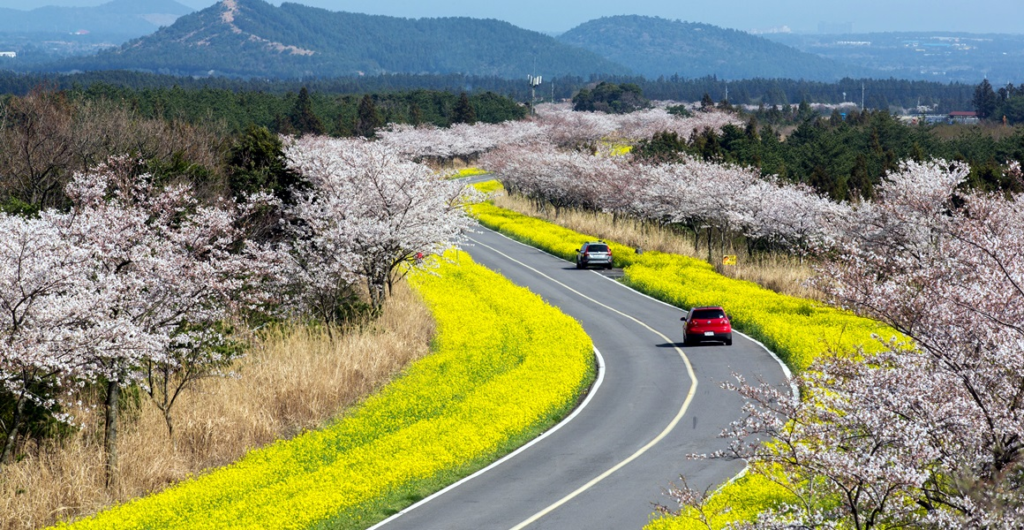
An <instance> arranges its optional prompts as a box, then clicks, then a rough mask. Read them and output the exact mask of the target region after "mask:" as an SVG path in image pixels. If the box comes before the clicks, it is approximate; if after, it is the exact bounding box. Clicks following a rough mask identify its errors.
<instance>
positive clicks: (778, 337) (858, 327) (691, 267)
mask: <svg viewBox="0 0 1024 530" xmlns="http://www.w3.org/2000/svg"><path fill="white" fill-rule="evenodd" d="M477 189H478V190H480V191H482V192H485V193H492V192H495V191H498V190H500V189H501V184H500V183H499V182H497V181H489V182H485V183H481V184H477ZM471 213H472V214H473V216H475V217H476V218H477V219H478V220H479V221H480V224H482V225H484V226H486V227H488V228H491V229H494V230H497V231H499V232H501V233H503V234H505V235H507V236H509V237H511V238H513V239H516V240H518V241H521V242H523V243H526V244H528V245H532V246H536V247H538V248H541V249H544V250H546V251H548V252H550V253H552V254H555V255H557V256H560V257H562V258H565V259H568V260H572V259H574V258H575V255H576V249H578V248H579V247H580V245H581V244H582V243H585V242H587V241H594V240H595V239H596V238H595V237H594V236H590V235H586V234H580V233H578V232H574V231H572V230H569V229H567V228H563V227H560V226H558V225H555V224H552V223H549V222H547V221H543V220H540V219H537V218H533V217H528V216H524V215H522V214H519V213H517V212H513V211H510V210H506V209H503V208H498V207H496V206H494V205H493V204H490V203H480V204H476V205H473V206H472V207H471ZM606 243H608V246H610V247H611V249H612V255H613V256H614V260H615V265H616V266H618V267H622V268H623V272H624V277H623V282H624V283H626V284H627V285H630V286H632V287H633V288H635V289H637V290H639V291H641V292H643V293H646V294H648V295H650V296H653V297H654V298H657V299H660V300H662V301H665V302H668V303H670V304H672V305H675V306H678V307H681V308H689V307H694V306H701V305H716V306H722V307H724V308H725V310H726V312H727V313H728V314H729V316H730V318H731V320H732V323H733V326H734V327H735V328H736V329H738V330H740V331H742V332H744V333H746V334H748V335H751V336H753V337H754V338H756V339H757V340H760V341H761V342H763V343H764V344H765V345H766V346H767V347H768V348H770V349H771V350H772V351H774V352H775V353H776V354H777V355H778V356H779V357H780V358H781V359H782V360H783V361H784V362H785V363H786V364H787V365H788V366H789V367H790V368H791V369H792V370H794V371H797V372H799V371H802V370H804V369H806V368H807V367H808V366H810V364H811V363H812V362H813V361H814V359H815V358H816V357H817V356H819V355H821V354H824V353H826V352H830V351H832V352H837V353H840V354H855V352H856V351H857V349H858V348H863V350H864V351H877V350H880V349H881V348H882V345H881V343H880V342H879V341H878V340H877V339H876V338H874V336H875V335H877V336H879V337H882V338H886V339H888V338H889V337H893V336H899V335H898V333H897V332H896V331H895V330H893V329H891V328H888V327H886V326H884V325H883V324H881V323H879V322H876V321H874V320H870V319H867V318H862V317H858V316H856V315H854V314H852V313H849V312H845V311H840V310H837V309H834V308H831V307H828V306H825V305H822V304H818V303H815V302H813V301H810V300H804V299H801V298H796V297H792V296H786V295H781V294H778V293H776V292H774V291H770V290H768V289H764V288H762V287H760V286H759V285H757V284H754V283H751V282H746V281H742V280H736V279H732V278H728V277H726V276H722V275H720V274H718V273H717V272H715V270H714V268H713V267H712V266H711V265H709V264H708V263H707V262H704V261H702V260H698V259H694V258H690V257H686V256H680V255H676V254H665V253H660V252H653V251H649V252H644V253H643V254H640V255H637V254H636V251H635V250H634V249H633V248H630V247H627V246H624V245H620V244H618V243H615V242H613V241H606ZM680 333H682V331H681V330H680ZM901 338H902V337H901ZM787 502H790V503H792V502H795V498H794V497H793V496H792V495H791V494H789V492H788V491H787V490H786V488H784V487H782V486H780V485H779V484H777V483H775V482H772V481H770V480H769V479H767V478H765V477H764V476H763V475H760V474H753V473H752V474H747V475H744V476H742V477H740V478H738V479H737V480H735V481H733V482H730V483H728V484H726V485H725V486H723V487H722V488H721V489H719V490H718V491H717V492H716V493H715V495H714V496H713V497H712V498H711V499H709V501H708V505H707V512H708V513H709V514H712V515H713V516H712V517H711V520H710V521H709V522H710V523H711V526H712V528H722V527H724V526H725V525H726V524H728V523H731V522H736V521H750V520H752V518H753V517H754V516H755V515H756V514H757V513H759V512H760V511H761V510H762V509H763V508H765V507H772V506H781V505H782V504H784V503H787ZM706 528H708V526H707V525H705V524H704V523H703V522H701V521H700V519H699V518H698V517H697V514H695V513H693V512H684V513H683V514H682V516H680V517H661V518H655V519H653V520H652V521H651V522H650V523H649V524H648V526H646V527H645V530H690V529H706Z"/></svg>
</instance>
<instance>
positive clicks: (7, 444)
mask: <svg viewBox="0 0 1024 530" xmlns="http://www.w3.org/2000/svg"><path fill="white" fill-rule="evenodd" d="M24 412H25V392H24V391H22V393H21V395H20V396H18V406H17V407H14V418H13V419H12V420H11V430H10V431H9V432H8V433H7V439H6V440H4V450H3V453H0V465H3V464H9V463H10V462H11V460H12V459H13V458H14V445H15V444H16V443H17V441H18V428H20V427H21V416H22V414H24Z"/></svg>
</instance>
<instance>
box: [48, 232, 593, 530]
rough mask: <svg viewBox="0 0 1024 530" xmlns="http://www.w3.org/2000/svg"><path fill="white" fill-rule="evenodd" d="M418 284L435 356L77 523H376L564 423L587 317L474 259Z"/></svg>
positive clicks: (585, 369) (581, 360)
mask: <svg viewBox="0 0 1024 530" xmlns="http://www.w3.org/2000/svg"><path fill="white" fill-rule="evenodd" d="M410 281H411V283H412V284H413V286H414V287H415V288H416V289H417V291H418V292H419V293H420V294H421V296H422V297H423V299H424V300H425V302H426V303H427V304H428V306H429V307H430V309H431V311H432V313H433V315H434V317H435V319H436V320H437V335H436V338H435V340H434V345H433V350H434V353H432V354H431V355H430V356H428V357H426V358H424V359H421V360H420V361H417V362H416V363H414V364H413V365H412V366H411V367H410V368H409V369H408V370H407V372H406V373H405V374H404V375H403V376H402V377H400V378H399V379H397V380H395V381H394V382H392V383H391V384H389V385H387V386H386V387H384V388H383V389H382V390H381V391H380V392H379V393H377V394H375V395H373V396H372V397H370V398H368V399H367V400H366V401H365V402H364V403H362V404H361V405H360V406H358V407H357V408H356V409H355V410H353V411H351V412H350V413H349V414H348V415H347V416H346V417H344V418H343V419H341V420H339V421H338V422H337V423H335V424H334V425H332V426H329V427H327V428H325V429H323V430H319V431H314V432H308V433H305V434H303V435H300V436H298V437H296V438H294V439H292V440H288V441H280V442H277V443H275V444H273V445H271V446H268V447H265V448H262V449H258V450H254V451H252V452H251V453H249V454H248V455H246V456H245V457H244V458H242V459H241V460H239V461H238V462H236V463H234V464H232V465H229V466H227V467H224V468H220V469H216V470H213V471H211V472H209V473H207V474H205V475H202V476H200V477H197V478H194V479H192V480H189V481H186V482H183V483H181V484H178V485H175V486H173V487H171V488H169V489H167V490H165V491H163V492H161V493H159V494H155V495H152V496H149V497H143V498H140V499H136V500H134V501H132V502H129V503H126V504H124V505H121V506H118V507H115V508H113V509H110V510H107V511H105V512H101V513H99V514H97V515H95V516H93V517H90V518H87V519H83V520H80V521H78V522H75V523H73V524H70V525H65V526H70V527H71V528H74V529H76V530H77V529H91V528H102V529H110V528H117V529H129V528H147V529H162V528H189V529H202V528H211V529H213V528H216V529H225V528H282V529H286V528H295V529H298V528H309V527H312V526H317V525H319V526H329V527H332V528H337V527H340V528H365V527H367V526H370V524H372V523H373V522H375V521H376V520H379V519H382V518H383V517H384V516H385V515H386V514H387V513H389V510H392V511H393V510H397V509H400V508H402V507H404V505H406V504H409V503H410V501H409V499H410V498H411V497H412V498H415V497H418V496H420V495H422V494H424V493H425V492H429V491H436V490H437V489H440V488H441V487H443V486H444V485H446V484H449V483H452V482H454V481H455V480H457V479H458V478H460V477H462V476H465V475H468V474H469V473H471V472H473V471H474V470H476V469H479V468H481V467H483V466H484V465H486V464H487V463H489V462H491V461H493V460H494V459H496V458H498V457H500V456H501V455H503V454H506V453H508V452H509V451H511V450H512V449H514V448H515V447H517V446H519V445H521V444H522V443H524V442H525V441H527V440H528V439H529V438H531V437H532V436H533V435H535V434H537V433H538V432H539V431H540V430H542V429H544V428H547V427H549V426H550V425H552V424H554V423H555V422H556V421H558V419H560V418H561V417H564V415H565V414H567V413H568V412H569V411H570V410H571V409H572V408H573V407H574V406H575V405H576V404H577V403H578V401H579V400H580V399H581V397H582V395H583V394H584V393H585V392H586V391H587V389H588V388H589V386H590V384H591V383H592V382H593V379H594V376H595V366H594V354H593V345H592V343H591V341H590V338H589V337H587V335H586V333H585V332H584V331H583V328H582V327H581V326H580V325H579V323H578V322H576V321H575V320H573V319H572V318H570V317H568V316H566V315H564V314H563V313H561V312H559V311H558V310H557V309H555V308H553V307H551V306H549V305H547V304H545V303H544V302H543V301H542V300H541V299H540V298H539V297H538V296H536V295H534V294H532V293H531V292H529V291H528V290H527V289H523V288H520V287H516V286H514V285H513V284H511V283H510V282H509V281H508V280H506V279H504V278H503V277H501V276H500V275H498V274H496V273H493V272H491V271H489V270H487V269H486V268H484V267H482V266H480V265H477V264H474V263H473V262H472V260H471V259H470V258H469V257H468V256H467V255H465V254H462V253H455V252H450V253H449V254H448V255H446V259H444V260H439V267H438V268H437V269H436V270H434V271H431V272H421V273H417V274H414V275H412V276H411V278H410Z"/></svg>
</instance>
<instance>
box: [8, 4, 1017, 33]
mask: <svg viewBox="0 0 1024 530" xmlns="http://www.w3.org/2000/svg"><path fill="white" fill-rule="evenodd" d="M177 1H178V2H180V3H182V4H185V5H187V6H189V7H192V8H195V9H201V8H204V7H208V6H210V5H213V4H214V3H215V0H177ZM102 3H105V0H0V7H10V8H16V9H32V8H35V7H39V6H43V5H79V6H84V5H99V4H102ZM272 3H274V4H280V3H281V2H280V0H274V1H273V2H272ZM298 3H302V4H306V5H310V6H316V7H322V8H325V9H330V10H331V11H352V12H357V13H370V14H378V15H391V16H401V17H409V18H420V17H444V16H468V17H474V18H497V19H500V20H506V21H508V22H511V23H512V24H515V25H517V26H520V27H523V28H527V29H532V30H537V31H544V32H562V31H566V30H568V29H571V28H573V27H575V26H577V25H579V24H580V23H582V22H586V21H587V20H591V19H594V18H599V17H602V16H611V15H627V14H628V15H652V16H659V17H663V18H669V19H680V20H685V21H689V22H705V23H708V24H714V25H716V26H723V27H728V28H735V29H740V30H745V31H749V30H766V29H769V28H773V27H779V26H788V27H789V28H791V29H792V30H793V31H798V32H805V33H814V32H817V30H818V24H819V23H820V22H826V23H831V24H843V23H850V24H852V28H853V31H855V32H876V31H900V30H904V31H967V32H972V33H985V32H991V33H1024V1H1022V0H974V1H967V0H843V1H836V0H725V1H715V0H625V1H624V0H509V1H497V2H496V1H494V0H338V1H330V0H300V1H299V2H298Z"/></svg>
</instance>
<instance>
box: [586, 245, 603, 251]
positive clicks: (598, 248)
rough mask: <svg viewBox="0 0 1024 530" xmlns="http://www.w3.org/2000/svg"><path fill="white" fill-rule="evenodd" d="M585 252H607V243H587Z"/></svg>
mask: <svg viewBox="0 0 1024 530" xmlns="http://www.w3.org/2000/svg"><path fill="white" fill-rule="evenodd" d="M587 252H608V245H587Z"/></svg>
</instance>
